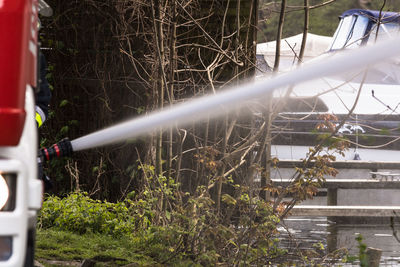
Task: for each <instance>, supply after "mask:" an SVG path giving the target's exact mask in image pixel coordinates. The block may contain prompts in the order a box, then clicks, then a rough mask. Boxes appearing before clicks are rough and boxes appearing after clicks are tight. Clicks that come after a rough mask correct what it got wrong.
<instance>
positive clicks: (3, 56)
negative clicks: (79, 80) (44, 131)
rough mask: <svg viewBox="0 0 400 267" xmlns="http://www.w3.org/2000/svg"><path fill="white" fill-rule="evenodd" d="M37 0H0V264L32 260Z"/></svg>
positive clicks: (36, 186)
mask: <svg viewBox="0 0 400 267" xmlns="http://www.w3.org/2000/svg"><path fill="white" fill-rule="evenodd" d="M37 22H38V3H37V0H0V36H1V41H0V267H2V266H7V267H10V266H24V265H25V266H31V265H33V241H32V240H33V237H34V229H35V221H36V213H37V211H38V210H39V209H40V206H41V201H42V195H43V189H42V182H41V181H40V180H39V179H38V177H37V176H38V175H37V173H38V171H37V148H38V146H37V127H36V121H35V96H34V88H35V87H36V86H37V84H36V79H37V73H36V71H37V63H36V58H37V52H38V50H37V41H38V40H37Z"/></svg>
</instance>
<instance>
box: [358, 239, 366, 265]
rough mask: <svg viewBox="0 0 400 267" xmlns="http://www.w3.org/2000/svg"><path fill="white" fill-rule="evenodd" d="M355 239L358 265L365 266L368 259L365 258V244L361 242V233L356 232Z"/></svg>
mask: <svg viewBox="0 0 400 267" xmlns="http://www.w3.org/2000/svg"><path fill="white" fill-rule="evenodd" d="M356 241H357V243H358V246H357V247H358V259H359V261H360V266H361V267H367V266H368V259H367V253H366V251H367V245H366V244H365V243H363V237H362V235H361V234H358V235H357V236H356Z"/></svg>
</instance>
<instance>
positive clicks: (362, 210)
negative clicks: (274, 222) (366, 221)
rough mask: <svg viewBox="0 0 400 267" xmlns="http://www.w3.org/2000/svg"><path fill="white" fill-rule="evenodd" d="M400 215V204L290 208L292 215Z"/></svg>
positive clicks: (298, 206) (299, 206)
mask: <svg viewBox="0 0 400 267" xmlns="http://www.w3.org/2000/svg"><path fill="white" fill-rule="evenodd" d="M395 213H396V214H397V215H399V216H400V206H318V205H297V206H294V207H293V209H292V210H291V213H290V214H291V215H292V216H327V217H329V216H332V217H392V216H396V214H395Z"/></svg>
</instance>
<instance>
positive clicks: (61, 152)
mask: <svg viewBox="0 0 400 267" xmlns="http://www.w3.org/2000/svg"><path fill="white" fill-rule="evenodd" d="M72 153H73V150H72V145H71V141H69V139H68V138H64V139H63V140H61V141H60V142H58V143H55V144H54V145H52V146H51V147H49V148H42V149H40V150H39V157H40V158H41V159H42V161H49V160H52V159H54V158H62V157H67V156H70V155H72Z"/></svg>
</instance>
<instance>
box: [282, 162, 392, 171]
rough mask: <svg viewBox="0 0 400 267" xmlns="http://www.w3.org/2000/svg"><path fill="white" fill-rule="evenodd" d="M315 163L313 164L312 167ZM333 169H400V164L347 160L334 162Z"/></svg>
mask: <svg viewBox="0 0 400 267" xmlns="http://www.w3.org/2000/svg"><path fill="white" fill-rule="evenodd" d="M312 164H313V163H312V162H311V164H310V165H312ZM301 166H303V162H302V161H301V160H279V161H278V163H277V167H279V168H293V167H301ZM332 167H334V168H336V169H367V170H377V169H387V170H389V169H400V162H398V161H381V162H377V161H374V162H372V161H362V160H345V161H334V162H332Z"/></svg>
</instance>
